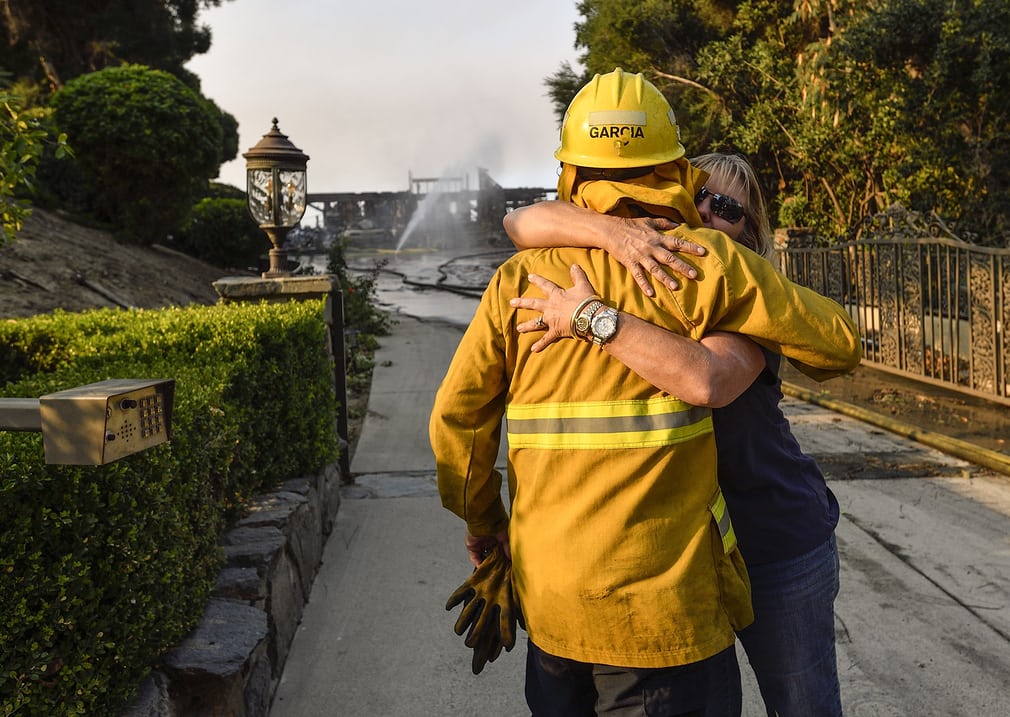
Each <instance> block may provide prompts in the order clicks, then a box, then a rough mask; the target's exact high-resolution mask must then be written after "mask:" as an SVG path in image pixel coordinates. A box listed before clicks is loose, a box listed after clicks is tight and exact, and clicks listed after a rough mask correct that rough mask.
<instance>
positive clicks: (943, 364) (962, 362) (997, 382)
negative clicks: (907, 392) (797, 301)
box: [779, 238, 1010, 405]
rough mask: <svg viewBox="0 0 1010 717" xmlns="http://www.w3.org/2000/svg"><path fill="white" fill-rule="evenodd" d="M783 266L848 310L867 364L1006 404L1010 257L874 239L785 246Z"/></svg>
mask: <svg viewBox="0 0 1010 717" xmlns="http://www.w3.org/2000/svg"><path fill="white" fill-rule="evenodd" d="M779 260H780V262H781V263H780V267H781V268H782V270H783V271H784V272H785V274H786V275H787V276H789V277H790V278H791V279H792V280H793V281H796V282H797V283H799V284H803V285H805V286H809V287H810V288H812V289H814V290H815V291H818V292H820V293H822V294H824V295H826V296H829V297H831V298H833V299H835V300H836V301H837V302H838V303H840V304H842V306H844V307H845V308H846V309H847V310H848V312H849V314H850V315H851V316H852V317H853V319H854V320H855V321H856V323H857V325H858V326H859V331H860V335H861V336H862V338H863V361H864V363H867V364H870V365H872V366H873V367H875V368H880V369H884V370H889V371H894V372H898V373H901V374H905V375H910V376H912V377H913V378H916V379H919V380H925V381H929V382H934V383H938V384H940V385H943V386H945V387H948V388H954V389H957V390H960V391H963V392H966V393H970V394H973V395H978V396H982V397H984V398H987V399H990V400H996V401H999V402H1001V403H1006V404H1008V405H1010V358H1008V356H1010V340H1008V338H1007V330H1008V327H1010V250H1006V249H988V248H984V247H978V246H975V245H972V244H968V243H966V242H962V241H959V240H956V239H947V238H924V239H908V238H902V239H870V240H861V241H853V242H847V243H843V244H835V245H831V246H827V247H810V246H785V247H780V249H779Z"/></svg>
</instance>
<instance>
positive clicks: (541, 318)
mask: <svg viewBox="0 0 1010 717" xmlns="http://www.w3.org/2000/svg"><path fill="white" fill-rule="evenodd" d="M534 326H536V327H537V328H538V329H542V328H543V327H544V315H543V314H540V316H538V317H537V322H536V323H535V324H534Z"/></svg>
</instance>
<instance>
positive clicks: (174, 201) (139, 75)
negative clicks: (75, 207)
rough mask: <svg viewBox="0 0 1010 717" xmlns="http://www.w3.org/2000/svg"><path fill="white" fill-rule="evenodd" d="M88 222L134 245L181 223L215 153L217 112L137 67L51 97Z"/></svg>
mask: <svg viewBox="0 0 1010 717" xmlns="http://www.w3.org/2000/svg"><path fill="white" fill-rule="evenodd" d="M51 105H52V107H53V110H54V118H55V121H56V123H57V125H58V126H59V127H60V129H61V130H62V131H63V132H65V133H66V134H67V137H68V138H69V143H70V146H71V147H72V148H73V149H74V151H75V153H76V156H77V160H76V166H77V168H78V169H79V172H80V177H79V184H83V187H82V186H76V185H74V184H73V183H72V182H67V183H66V184H65V185H64V186H62V187H59V186H58V187H55V188H54V191H56V192H57V193H59V192H62V193H65V194H70V193H72V192H77V191H81V190H83V191H84V193H85V196H86V197H87V201H88V203H89V205H90V207H89V208H90V209H91V211H92V212H93V213H94V216H95V218H96V219H98V220H100V221H103V222H108V223H110V224H111V225H113V226H117V227H119V228H120V229H121V232H120V233H121V234H123V235H124V236H125V237H127V238H129V239H130V240H132V241H135V242H137V243H140V244H151V243H153V242H156V241H160V240H161V239H162V238H164V237H165V235H166V234H168V233H169V232H170V231H172V230H173V229H175V228H176V227H178V226H180V225H182V224H183V223H184V222H185V220H186V219H187V217H188V216H189V212H190V209H191V208H192V206H193V204H194V203H195V201H196V199H197V197H199V196H202V194H203V192H204V191H205V189H206V186H207V182H208V180H209V179H210V178H211V177H214V176H216V175H217V171H218V168H219V166H220V164H221V158H222V151H223V149H222V129H221V113H220V110H218V109H217V108H216V106H215V105H213V104H212V103H210V102H208V101H207V100H205V99H204V98H202V97H200V96H199V95H198V94H197V93H196V92H194V91H193V90H191V89H190V88H188V87H186V85H184V84H183V83H182V82H181V81H180V80H179V79H177V78H176V77H174V76H172V75H170V74H168V73H167V72H162V71H159V70H152V69H150V68H147V67H142V66H139V65H126V66H122V67H110V68H106V69H104V70H100V71H98V72H92V73H90V74H87V75H81V76H80V77H77V78H75V79H74V80H71V81H70V82H68V83H67V84H66V85H65V86H64V87H63V88H62V89H61V90H59V91H58V92H57V93H56V94H54V95H53V97H52V100H51Z"/></svg>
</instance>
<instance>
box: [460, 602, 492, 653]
mask: <svg viewBox="0 0 1010 717" xmlns="http://www.w3.org/2000/svg"><path fill="white" fill-rule="evenodd" d="M500 613H501V606H500V605H485V606H484V609H483V610H481V614H480V615H479V616H478V618H477V619H476V620H475V621H474V623H473V626H472V627H471V628H470V633H469V634H468V635H467V636H466V639H465V640H464V641H463V644H464V645H466V646H467V647H473V646H474V644H475V643H476V642H477V641H479V640H481V639H482V638H483V637H484V636H485V635H490V634H492V633H497V632H498V615H499V614H500Z"/></svg>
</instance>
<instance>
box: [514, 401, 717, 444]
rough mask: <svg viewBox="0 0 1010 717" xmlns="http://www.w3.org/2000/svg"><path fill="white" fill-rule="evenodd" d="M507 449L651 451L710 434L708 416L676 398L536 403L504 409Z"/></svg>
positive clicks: (705, 412) (709, 414) (710, 423)
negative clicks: (629, 449) (622, 449)
mask: <svg viewBox="0 0 1010 717" xmlns="http://www.w3.org/2000/svg"><path fill="white" fill-rule="evenodd" d="M505 416H506V418H507V431H508V441H509V447H510V448H543V449H566V448H567V449H579V448H589V449H594V450H605V449H620V448H652V447H656V446H668V445H673V444H675V443H682V442H684V441H689V440H691V439H692V438H695V437H697V436H700V435H704V434H706V433H710V432H711V431H712V411H711V409H708V408H698V407H696V406H691V405H688V404H686V403H684V402H683V401H681V400H679V399H676V398H669V397H664V398H652V399H644V400H622V401H587V402H584V403H582V402H580V403H538V404H525V405H516V404H510V405H509V406H508V407H507V408H506V412H505Z"/></svg>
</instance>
